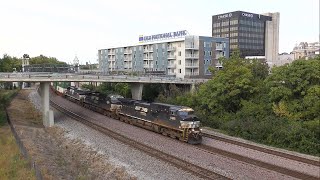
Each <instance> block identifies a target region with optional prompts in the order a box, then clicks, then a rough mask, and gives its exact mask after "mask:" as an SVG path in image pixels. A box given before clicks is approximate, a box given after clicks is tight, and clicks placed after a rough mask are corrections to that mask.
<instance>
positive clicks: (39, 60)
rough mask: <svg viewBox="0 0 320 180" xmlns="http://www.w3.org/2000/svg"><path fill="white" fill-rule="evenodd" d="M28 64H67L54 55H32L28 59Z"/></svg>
mask: <svg viewBox="0 0 320 180" xmlns="http://www.w3.org/2000/svg"><path fill="white" fill-rule="evenodd" d="M29 63H30V65H32V64H67V63H65V62H61V61H59V60H58V59H57V58H54V57H47V56H44V55H42V54H41V55H40V56H36V57H32V58H30V60H29Z"/></svg>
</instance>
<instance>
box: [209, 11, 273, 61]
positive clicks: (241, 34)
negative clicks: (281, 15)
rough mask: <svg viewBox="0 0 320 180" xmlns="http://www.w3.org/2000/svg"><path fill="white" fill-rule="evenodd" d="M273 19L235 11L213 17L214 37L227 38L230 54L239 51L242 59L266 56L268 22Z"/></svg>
mask: <svg viewBox="0 0 320 180" xmlns="http://www.w3.org/2000/svg"><path fill="white" fill-rule="evenodd" d="M271 20H272V18H271V17H269V16H264V15H260V14H253V13H248V12H243V11H235V12H230V13H224V14H219V15H214V16H212V37H226V38H229V42H230V46H229V47H230V54H231V53H232V52H233V51H234V50H235V49H239V50H240V54H241V56H242V57H245V56H264V55H265V31H266V21H271Z"/></svg>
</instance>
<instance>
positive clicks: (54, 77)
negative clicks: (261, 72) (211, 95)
mask: <svg viewBox="0 0 320 180" xmlns="http://www.w3.org/2000/svg"><path fill="white" fill-rule="evenodd" d="M8 79H12V80H8ZM47 79H48V80H49V81H79V82H80V81H82V82H85V81H94V82H104V81H106V82H107V81H110V82H117V80H119V82H140V83H181V84H183V83H186V84H192V83H203V82H206V81H208V79H181V78H172V77H155V76H127V75H118V76H117V75H116V76H115V75H78V74H70V73H69V74H68V73H66V74H56V73H50V74H44V73H41V74H35V73H0V81H7V82H8V81H9V82H15V81H32V80H34V81H37V80H39V81H43V80H47Z"/></svg>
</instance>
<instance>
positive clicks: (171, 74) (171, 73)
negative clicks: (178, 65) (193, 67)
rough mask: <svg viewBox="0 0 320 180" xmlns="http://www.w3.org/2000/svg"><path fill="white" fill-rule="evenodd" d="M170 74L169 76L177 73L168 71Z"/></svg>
mask: <svg viewBox="0 0 320 180" xmlns="http://www.w3.org/2000/svg"><path fill="white" fill-rule="evenodd" d="M168 75H169V76H173V75H176V73H174V72H168Z"/></svg>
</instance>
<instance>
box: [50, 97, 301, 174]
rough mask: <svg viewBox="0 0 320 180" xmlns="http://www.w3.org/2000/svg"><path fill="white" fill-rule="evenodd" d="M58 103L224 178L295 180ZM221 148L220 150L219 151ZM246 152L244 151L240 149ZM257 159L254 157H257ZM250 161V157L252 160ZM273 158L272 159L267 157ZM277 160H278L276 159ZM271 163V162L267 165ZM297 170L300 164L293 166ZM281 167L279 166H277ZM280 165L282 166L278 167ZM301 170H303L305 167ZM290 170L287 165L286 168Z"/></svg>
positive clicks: (213, 144) (70, 104)
mask: <svg viewBox="0 0 320 180" xmlns="http://www.w3.org/2000/svg"><path fill="white" fill-rule="evenodd" d="M53 99H54V100H55V101H56V102H59V103H60V104H63V106H65V107H68V108H69V109H72V111H74V112H75V113H78V114H80V115H84V116H86V117H94V120H92V121H93V122H95V123H97V124H99V125H102V126H104V127H106V128H108V129H112V130H115V131H117V132H120V133H121V134H123V135H125V136H127V137H129V138H133V139H135V140H137V141H139V142H142V143H144V144H147V145H148V146H151V147H154V148H157V149H159V150H161V151H163V152H165V153H168V154H171V155H174V156H176V157H179V158H181V159H184V160H187V161H189V162H192V163H194V164H197V165H199V166H201V167H205V168H207V169H210V170H212V171H214V172H217V173H219V174H222V175H225V176H227V177H229V178H232V179H294V178H293V177H290V176H286V175H283V174H280V173H277V172H274V171H270V170H266V169H264V168H261V167H257V166H255V165H252V164H248V163H244V162H241V161H237V160H234V159H232V158H229V157H224V156H221V155H219V154H210V153H207V152H204V151H200V150H197V149H196V148H195V146H192V145H189V144H186V143H182V142H179V141H177V140H175V139H171V138H168V137H164V136H163V135H160V134H157V133H154V132H150V131H147V130H145V129H142V128H139V127H135V126H132V125H128V124H125V123H123V122H120V121H117V120H114V119H110V118H108V117H105V116H103V115H100V114H97V113H95V112H92V111H87V109H85V108H83V107H81V106H78V105H75V104H74V103H72V102H70V101H67V100H65V99H63V98H61V97H54V98H53ZM205 143H207V144H212V146H214V147H216V143H215V142H209V141H207V140H205ZM220 146H224V145H223V144H220V145H219V143H217V148H219V147H220ZM220 148H221V147H220ZM232 148H233V147H232ZM239 148H243V147H239ZM236 151H240V152H241V151H248V152H247V153H248V154H250V153H259V152H249V150H247V149H236ZM254 156H255V155H253V157H254ZM256 156H257V157H259V156H261V157H263V156H265V155H264V154H261V153H260V154H258V155H256ZM250 157H251V156H250ZM266 158H270V157H266ZM275 159H276V157H275ZM260 160H263V159H260ZM267 162H268V161H267ZM292 163H293V164H294V166H297V165H298V164H299V167H300V165H301V164H300V163H298V162H292ZM277 165H278V164H277ZM279 165H281V163H279ZM302 166H304V165H303V164H302ZM285 167H287V165H286V166H285Z"/></svg>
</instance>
